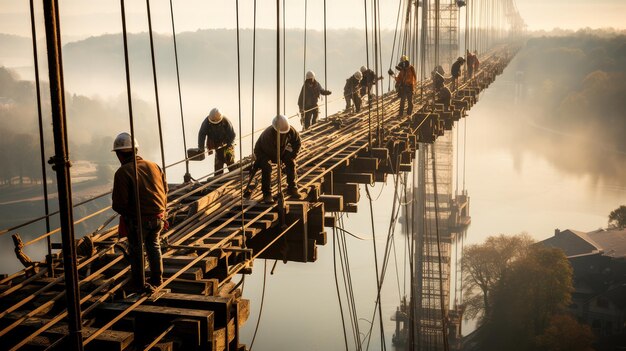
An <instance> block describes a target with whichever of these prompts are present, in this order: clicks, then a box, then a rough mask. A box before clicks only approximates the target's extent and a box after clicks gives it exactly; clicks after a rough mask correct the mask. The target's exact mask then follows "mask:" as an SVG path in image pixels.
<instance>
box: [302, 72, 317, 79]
mask: <svg viewBox="0 0 626 351" xmlns="http://www.w3.org/2000/svg"><path fill="white" fill-rule="evenodd" d="M304 77H305V78H306V79H315V72H313V71H308V72H306V75H305V76H304Z"/></svg>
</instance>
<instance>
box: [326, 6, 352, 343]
mask: <svg viewBox="0 0 626 351" xmlns="http://www.w3.org/2000/svg"><path fill="white" fill-rule="evenodd" d="M324 89H326V90H328V47H327V40H326V0H324ZM324 119H328V99H327V98H324ZM344 332H345V330H344ZM346 343H347V341H346Z"/></svg>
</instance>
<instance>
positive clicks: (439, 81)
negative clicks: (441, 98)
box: [432, 66, 446, 92]
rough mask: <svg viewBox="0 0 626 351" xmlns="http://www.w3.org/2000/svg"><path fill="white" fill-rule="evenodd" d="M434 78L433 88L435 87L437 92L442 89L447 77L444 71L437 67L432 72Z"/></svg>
mask: <svg viewBox="0 0 626 351" xmlns="http://www.w3.org/2000/svg"><path fill="white" fill-rule="evenodd" d="M439 67H441V66H439ZM442 71H443V69H442ZM432 80H433V88H434V89H435V92H437V91H439V90H441V89H442V88H443V86H444V84H445V82H446V79H445V78H444V77H443V73H440V71H439V70H437V69H435V70H434V71H433V72H432Z"/></svg>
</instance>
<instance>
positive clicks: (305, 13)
mask: <svg viewBox="0 0 626 351" xmlns="http://www.w3.org/2000/svg"><path fill="white" fill-rule="evenodd" d="M308 4H309V2H308V0H304V50H303V60H302V76H303V77H305V78H306V76H305V74H306V20H307V5H308ZM284 15H285V13H284V11H283V16H284ZM283 30H285V26H283ZM285 46H286V45H285ZM283 77H284V76H283ZM285 100H286V99H285ZM316 102H317V101H316ZM302 106H303V107H304V108H306V94H302ZM305 116H306V112H305ZM305 116H302V117H303V118H304V120H306V117H305ZM304 123H306V122H304ZM310 123H311V124H310V125H309V127H312V126H313V120H311V122H310ZM302 127H303V128H304V126H302Z"/></svg>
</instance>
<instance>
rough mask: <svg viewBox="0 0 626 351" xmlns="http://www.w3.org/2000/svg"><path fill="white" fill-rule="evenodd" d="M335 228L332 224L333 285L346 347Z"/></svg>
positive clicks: (346, 335)
mask: <svg viewBox="0 0 626 351" xmlns="http://www.w3.org/2000/svg"><path fill="white" fill-rule="evenodd" d="M336 238H337V230H336V226H333V275H334V277H335V287H336V288H337V301H338V302H339V313H340V314H341V329H342V330H343V340H344V343H345V346H346V350H347V349H348V334H347V333H346V322H345V318H344V315H343V305H342V303H341V293H340V292H339V280H338V279H337V244H336V243H335V242H336V241H337V239H336Z"/></svg>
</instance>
